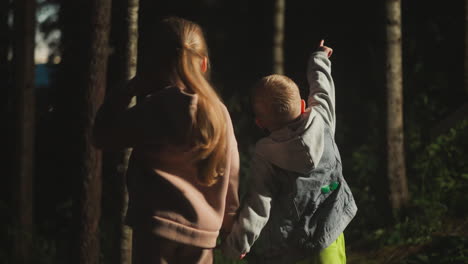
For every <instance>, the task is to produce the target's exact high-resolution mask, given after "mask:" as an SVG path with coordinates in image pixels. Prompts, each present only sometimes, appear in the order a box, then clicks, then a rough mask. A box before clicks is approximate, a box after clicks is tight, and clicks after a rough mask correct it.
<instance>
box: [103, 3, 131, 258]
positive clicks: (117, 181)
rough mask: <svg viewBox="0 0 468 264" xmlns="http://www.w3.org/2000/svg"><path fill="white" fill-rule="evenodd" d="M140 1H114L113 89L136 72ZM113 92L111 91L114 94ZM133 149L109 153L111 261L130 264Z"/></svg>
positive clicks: (111, 74)
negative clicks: (129, 186) (128, 219)
mask: <svg viewBox="0 0 468 264" xmlns="http://www.w3.org/2000/svg"><path fill="white" fill-rule="evenodd" d="M138 2H139V1H138V0H114V2H113V5H112V32H111V41H112V42H113V43H114V45H113V46H114V53H113V55H112V57H111V58H110V60H111V62H112V63H111V64H110V66H109V67H110V68H109V76H110V78H109V85H108V87H109V88H110V89H112V88H116V87H121V86H122V84H124V83H126V82H127V81H128V80H130V79H131V78H133V77H134V76H135V73H136V59H137V58H136V52H137V39H138V4H139V3H138ZM112 92H113V91H112V90H110V93H112ZM135 103H136V99H135V98H133V100H132V102H131V104H130V105H129V106H133V105H134V104H135ZM131 152H132V150H131V149H125V150H122V151H120V152H116V153H109V154H110V155H111V156H112V159H111V162H112V163H113V164H112V167H113V169H112V175H111V177H110V178H109V181H108V182H107V183H106V184H107V186H109V193H110V194H111V199H110V203H112V204H111V206H110V208H111V209H110V211H111V212H109V215H111V216H113V217H112V219H110V222H111V225H112V234H110V235H111V236H112V242H111V243H112V245H111V249H110V252H111V254H112V255H111V256H110V263H122V264H130V263H131V259H132V258H131V256H132V255H131V254H132V231H131V229H130V228H129V227H128V226H126V225H125V223H124V220H125V215H126V212H127V206H128V193H127V189H126V172H127V168H128V161H129V158H130V155H131ZM104 179H106V177H104ZM116 197H117V199H116ZM116 219H118V221H116Z"/></svg>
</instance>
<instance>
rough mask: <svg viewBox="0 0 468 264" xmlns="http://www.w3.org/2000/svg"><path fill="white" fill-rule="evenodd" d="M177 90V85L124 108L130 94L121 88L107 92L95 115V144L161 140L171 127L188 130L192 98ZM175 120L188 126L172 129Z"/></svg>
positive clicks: (122, 145)
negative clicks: (107, 95) (115, 92)
mask: <svg viewBox="0 0 468 264" xmlns="http://www.w3.org/2000/svg"><path fill="white" fill-rule="evenodd" d="M178 94H180V93H177V91H176V89H172V90H162V91H159V92H156V93H154V94H151V95H148V96H146V97H145V98H142V99H141V100H139V102H138V103H137V104H136V105H135V106H133V107H131V108H127V106H128V104H129V102H130V99H131V96H130V95H129V94H126V93H125V92H121V93H119V94H116V95H114V96H110V97H109V98H108V99H107V100H106V101H105V102H104V104H103V105H102V106H101V108H100V109H99V111H98V114H97V116H96V119H95V123H94V131H93V133H94V135H93V136H94V143H95V145H96V147H98V148H102V149H121V148H125V147H135V146H141V145H154V144H160V143H162V142H165V141H166V140H167V139H168V135H170V131H172V133H175V132H174V131H176V132H177V131H188V126H189V125H191V121H190V120H191V117H190V110H189V107H190V104H191V102H190V101H191V100H192V98H190V97H184V96H180V95H178ZM183 108H187V109H183ZM175 121H176V122H175ZM176 124H177V125H178V126H180V125H179V124H184V126H187V127H178V129H174V128H173V126H174V125H176Z"/></svg>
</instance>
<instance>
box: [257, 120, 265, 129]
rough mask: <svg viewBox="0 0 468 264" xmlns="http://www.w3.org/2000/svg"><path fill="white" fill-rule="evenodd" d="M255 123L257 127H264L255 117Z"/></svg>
mask: <svg viewBox="0 0 468 264" xmlns="http://www.w3.org/2000/svg"><path fill="white" fill-rule="evenodd" d="M255 124H256V125H257V126H258V127H259V128H261V129H265V127H263V125H262V122H260V120H258V118H255Z"/></svg>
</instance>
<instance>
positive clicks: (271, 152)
mask: <svg viewBox="0 0 468 264" xmlns="http://www.w3.org/2000/svg"><path fill="white" fill-rule="evenodd" d="M324 129H325V123H324V121H323V119H322V118H321V117H320V115H318V113H317V112H316V111H314V110H313V109H312V108H308V109H307V111H306V112H305V113H303V114H302V116H301V118H300V119H299V120H298V121H296V122H294V123H291V124H289V125H288V126H286V127H284V128H281V129H279V130H276V131H273V132H272V133H271V134H270V136H268V137H266V138H263V139H261V140H260V141H259V142H258V143H257V146H256V150H257V154H259V155H261V156H263V157H264V158H265V159H266V160H268V161H269V162H271V163H272V164H274V165H275V166H278V167H280V168H282V169H285V170H289V171H294V172H297V173H308V172H310V171H311V170H313V169H314V168H315V167H316V165H317V164H318V162H319V161H320V159H321V157H322V154H323V148H324V138H323V137H324V132H323V131H324Z"/></svg>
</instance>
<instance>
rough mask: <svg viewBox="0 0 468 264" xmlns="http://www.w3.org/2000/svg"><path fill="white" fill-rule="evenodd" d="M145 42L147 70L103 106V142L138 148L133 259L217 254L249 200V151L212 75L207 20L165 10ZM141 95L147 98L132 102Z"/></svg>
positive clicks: (179, 259)
mask: <svg viewBox="0 0 468 264" xmlns="http://www.w3.org/2000/svg"><path fill="white" fill-rule="evenodd" d="M153 32H154V37H153V38H152V39H153V40H154V42H153V41H150V42H146V43H142V44H144V45H141V46H140V51H139V52H143V53H142V54H143V55H144V56H141V57H142V59H141V61H140V62H139V69H138V73H137V76H136V77H135V79H134V80H132V81H131V82H130V84H129V85H128V87H127V88H126V89H123V91H122V92H120V93H119V94H117V95H116V96H113V97H110V98H109V99H107V101H106V102H105V103H104V105H103V106H102V107H101V109H100V110H99V112H98V115H97V118H96V122H95V130H94V131H95V134H94V136H95V142H96V145H97V146H98V147H99V148H103V149H109V148H114V149H115V148H123V147H133V153H132V157H131V160H130V164H129V168H128V172H127V179H128V180H127V185H128V191H129V208H128V213H127V222H128V224H129V225H130V226H132V228H133V243H134V244H133V263H134V264H144V263H212V262H213V252H212V249H213V248H214V247H215V245H216V238H217V236H218V234H219V231H220V230H221V231H226V232H228V231H229V229H230V226H231V223H232V217H233V216H234V214H235V211H236V210H237V208H238V206H239V200H238V196H237V187H238V172H239V154H238V150H237V143H236V140H235V137H234V132H233V127H232V123H231V119H230V117H229V114H228V111H227V110H226V107H225V106H224V105H223V104H222V103H221V101H220V98H219V97H218V95H217V94H216V92H215V91H214V89H213V87H212V86H211V85H210V83H209V82H208V81H207V77H208V66H209V63H208V51H207V46H206V42H205V39H204V37H203V32H202V30H201V28H200V27H199V26H198V25H197V24H195V23H193V22H191V21H187V20H185V19H181V18H176V17H171V18H167V19H164V20H163V21H162V22H161V23H160V24H159V25H157V26H156V27H155V29H154V31H153ZM133 96H138V97H139V98H142V99H141V100H139V102H138V104H137V105H136V106H134V107H132V108H129V109H127V105H128V103H129V102H130V99H131V98H132V97H133Z"/></svg>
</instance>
